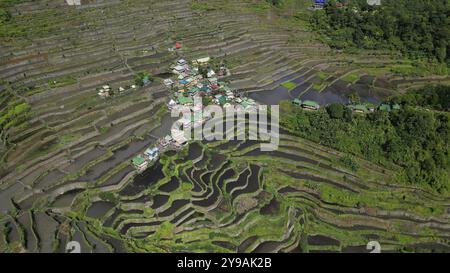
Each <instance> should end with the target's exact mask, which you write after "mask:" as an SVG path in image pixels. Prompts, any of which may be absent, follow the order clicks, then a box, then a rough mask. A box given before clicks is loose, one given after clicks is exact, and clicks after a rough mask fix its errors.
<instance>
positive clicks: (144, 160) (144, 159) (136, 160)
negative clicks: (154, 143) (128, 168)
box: [131, 147, 159, 172]
mask: <svg viewBox="0 0 450 273" xmlns="http://www.w3.org/2000/svg"><path fill="white" fill-rule="evenodd" d="M158 156H159V148H158V147H149V148H147V150H145V152H144V153H143V154H140V155H137V156H135V157H133V158H132V159H131V163H132V164H133V166H134V167H135V168H136V169H137V170H138V171H139V172H143V171H144V170H145V169H147V168H148V166H149V165H150V164H151V163H152V162H154V161H156V160H157V159H158Z"/></svg>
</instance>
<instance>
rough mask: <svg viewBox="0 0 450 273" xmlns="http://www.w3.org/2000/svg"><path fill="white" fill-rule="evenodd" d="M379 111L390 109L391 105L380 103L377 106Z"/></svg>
mask: <svg viewBox="0 0 450 273" xmlns="http://www.w3.org/2000/svg"><path fill="white" fill-rule="evenodd" d="M378 109H379V110H380V111H391V106H390V105H389V104H382V105H380V107H378Z"/></svg>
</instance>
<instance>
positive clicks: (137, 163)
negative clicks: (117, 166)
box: [131, 155, 148, 172]
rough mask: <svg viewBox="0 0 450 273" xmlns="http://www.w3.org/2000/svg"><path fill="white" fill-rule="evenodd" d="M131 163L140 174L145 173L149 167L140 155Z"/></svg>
mask: <svg viewBox="0 0 450 273" xmlns="http://www.w3.org/2000/svg"><path fill="white" fill-rule="evenodd" d="M131 163H132V164H133V166H134V167H135V168H136V169H137V170H138V171H139V172H143V171H144V170H145V169H147V167H148V162H147V161H146V160H145V159H144V158H143V157H142V156H140V155H138V156H135V157H133V159H132V160H131Z"/></svg>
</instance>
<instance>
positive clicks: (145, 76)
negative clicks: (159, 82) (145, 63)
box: [134, 72, 154, 87]
mask: <svg viewBox="0 0 450 273" xmlns="http://www.w3.org/2000/svg"><path fill="white" fill-rule="evenodd" d="M153 80H154V79H153V77H152V76H150V74H149V73H148V72H139V73H137V74H136V76H135V77H134V83H135V84H136V85H137V86H141V87H142V86H144V85H146V84H147V83H149V82H152V81H153Z"/></svg>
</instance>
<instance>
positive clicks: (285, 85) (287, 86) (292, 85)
mask: <svg viewBox="0 0 450 273" xmlns="http://www.w3.org/2000/svg"><path fill="white" fill-rule="evenodd" d="M281 85H282V86H283V87H286V88H287V89H289V90H292V89H294V88H295V87H297V84H295V82H284V83H282V84H281Z"/></svg>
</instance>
